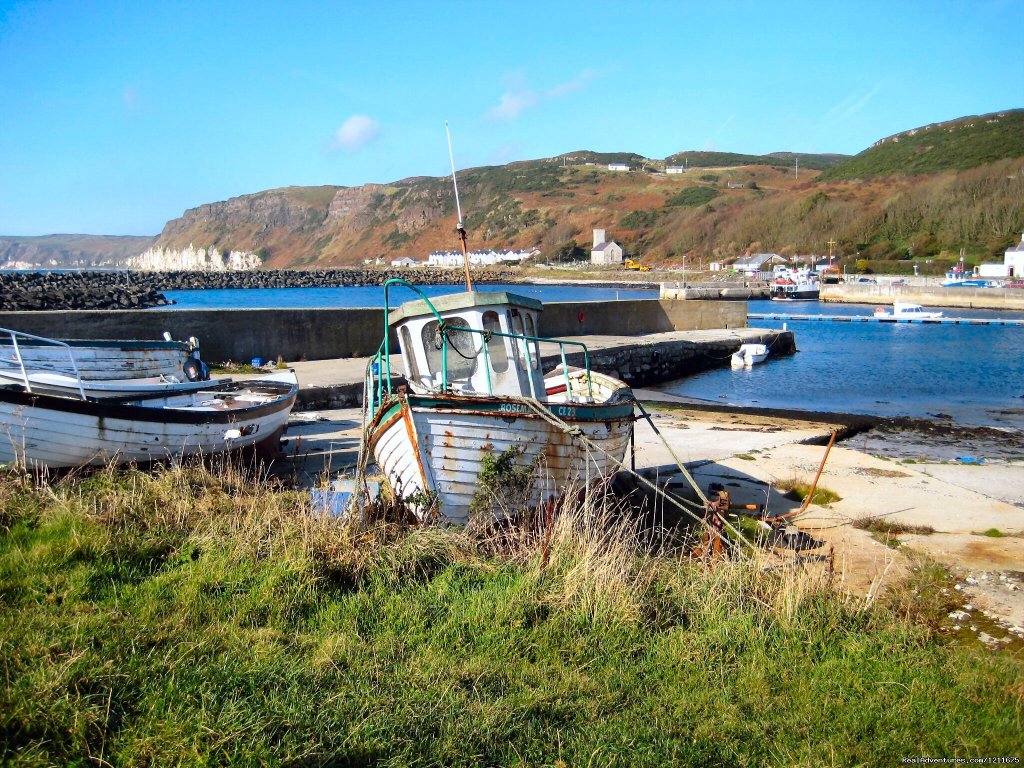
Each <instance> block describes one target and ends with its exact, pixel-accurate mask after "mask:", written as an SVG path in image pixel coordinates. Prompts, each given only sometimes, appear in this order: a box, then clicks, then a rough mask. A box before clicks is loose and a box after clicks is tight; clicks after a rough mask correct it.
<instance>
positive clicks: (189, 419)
mask: <svg viewBox="0 0 1024 768" xmlns="http://www.w3.org/2000/svg"><path fill="white" fill-rule="evenodd" d="M297 392H298V384H297V382H296V380H295V376H294V373H291V372H289V373H288V374H286V375H280V374H279V375H276V376H273V377H269V378H267V379H262V380H260V379H256V380H251V381H246V382H227V383H222V384H214V385H211V384H210V382H206V386H205V387H204V388H202V389H198V390H194V391H191V392H178V393H171V394H168V393H155V394H148V395H134V396H128V397H103V398H93V397H88V396H84V397H82V396H78V397H69V396H63V395H53V394H44V393H40V392H29V391H28V390H27V389H26V387H25V386H23V385H21V384H3V385H0V463H8V462H13V463H17V464H21V465H25V466H28V467H31V468H41V467H47V468H61V467H79V466H86V465H90V464H105V463H107V462H111V461H113V462H118V463H123V462H140V463H142V462H149V461H153V460H157V459H166V458H176V457H178V458H180V457H184V456H191V455H196V454H202V455H211V454H217V453H223V452H225V451H229V450H233V449H237V448H245V447H249V446H253V447H255V448H257V449H258V450H260V451H264V452H271V453H272V452H275V451H276V449H277V447H278V444H279V441H280V438H281V435H282V434H284V431H285V429H286V427H287V423H288V414H289V413H290V411H291V408H292V406H293V405H294V403H295V396H296V394H297Z"/></svg>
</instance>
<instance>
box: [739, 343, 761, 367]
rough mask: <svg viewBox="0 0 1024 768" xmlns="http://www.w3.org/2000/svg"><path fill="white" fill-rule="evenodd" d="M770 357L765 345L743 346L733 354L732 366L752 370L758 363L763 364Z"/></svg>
mask: <svg viewBox="0 0 1024 768" xmlns="http://www.w3.org/2000/svg"><path fill="white" fill-rule="evenodd" d="M767 357H768V347H767V346H766V345H764V344H741V345H740V348H739V349H738V350H736V351H735V352H733V354H732V359H731V360H730V365H731V366H732V367H733V368H750V367H751V366H753V365H756V364H757V363H763V362H764V361H765V358H767Z"/></svg>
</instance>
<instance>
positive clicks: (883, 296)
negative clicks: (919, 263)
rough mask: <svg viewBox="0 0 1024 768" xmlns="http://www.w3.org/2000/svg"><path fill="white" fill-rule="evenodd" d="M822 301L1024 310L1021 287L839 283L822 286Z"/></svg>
mask: <svg viewBox="0 0 1024 768" xmlns="http://www.w3.org/2000/svg"><path fill="white" fill-rule="evenodd" d="M821 301H825V302H835V303H838V304H885V305H889V304H892V303H893V302H896V301H906V302H911V303H913V304H921V305H923V306H928V307H966V308H968V309H1015V310H1024V290H1022V289H1020V288H944V287H942V286H940V285H918V284H913V283H908V284H906V285H901V284H897V283H839V284H836V285H823V286H821Z"/></svg>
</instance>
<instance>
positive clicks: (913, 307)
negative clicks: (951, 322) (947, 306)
mask: <svg viewBox="0 0 1024 768" xmlns="http://www.w3.org/2000/svg"><path fill="white" fill-rule="evenodd" d="M874 316H875V317H877V318H880V319H885V318H893V319H895V320H937V319H939V318H940V317H942V313H941V312H936V311H933V310H928V309H925V308H924V307H922V306H921V305H920V304H912V303H910V302H909V301H894V302H893V304H892V311H891V312H890V311H888V310H887V309H886V308H885V307H877V308H876V309H875V315H874Z"/></svg>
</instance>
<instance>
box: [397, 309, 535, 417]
mask: <svg viewBox="0 0 1024 768" xmlns="http://www.w3.org/2000/svg"><path fill="white" fill-rule="evenodd" d="M431 305H433V306H431ZM542 309H543V305H542V304H541V302H539V301H537V300H536V299H531V298H527V297H526V296H519V295H516V294H514V293H506V292H504V291H501V292H496V291H467V292H463V293H455V294H450V295H446V296H439V297H437V298H433V299H431V300H430V303H429V304H428V303H427V302H426V301H424V300H422V299H420V300H417V301H409V302H406V303H405V304H402V305H401V306H400V307H398V309H396V310H394V311H393V312H392V313H391V314H390V316H389V317H388V325H389V326H390V327H392V328H394V329H395V331H396V333H397V335H398V342H399V344H400V345H401V349H402V361H403V364H404V367H405V376H406V379H407V380H408V381H409V386H410V388H411V389H412V390H413V391H414V392H417V393H420V394H424V393H427V392H441V391H455V392H463V393H467V394H468V393H479V394H483V395H518V396H525V397H538V396H539V397H543V396H544V376H543V373H542V372H541V364H540V347H539V344H538V338H537V329H538V318H539V315H540V312H541V310H542Z"/></svg>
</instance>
